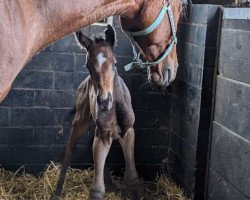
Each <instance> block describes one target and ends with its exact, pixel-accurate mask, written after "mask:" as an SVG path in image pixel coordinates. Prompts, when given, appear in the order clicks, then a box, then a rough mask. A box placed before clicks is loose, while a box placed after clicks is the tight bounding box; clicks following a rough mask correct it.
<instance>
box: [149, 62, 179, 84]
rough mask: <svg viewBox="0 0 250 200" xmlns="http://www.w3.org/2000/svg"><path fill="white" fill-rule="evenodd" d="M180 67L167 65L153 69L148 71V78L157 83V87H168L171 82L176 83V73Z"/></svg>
mask: <svg viewBox="0 0 250 200" xmlns="http://www.w3.org/2000/svg"><path fill="white" fill-rule="evenodd" d="M177 68H178V66H176V67H175V66H170V65H169V64H166V65H164V66H162V67H161V68H159V67H151V68H150V69H149V70H148V78H149V80H150V81H152V82H153V83H156V84H157V85H161V86H165V87H166V86H168V85H170V83H171V82H173V81H174V79H175V77H176V71H177Z"/></svg>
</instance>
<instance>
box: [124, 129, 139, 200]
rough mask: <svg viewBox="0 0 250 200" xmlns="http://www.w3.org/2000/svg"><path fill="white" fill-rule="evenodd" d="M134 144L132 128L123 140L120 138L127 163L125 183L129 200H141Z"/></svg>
mask: <svg viewBox="0 0 250 200" xmlns="http://www.w3.org/2000/svg"><path fill="white" fill-rule="evenodd" d="M134 142H135V132H134V129H133V128H130V129H129V130H128V132H127V134H126V135H125V136H124V137H123V138H119V143H120V144H121V146H122V151H123V154H124V158H125V163H126V170H125V175H124V182H125V185H126V188H127V191H128V193H129V194H128V195H129V199H130V200H139V199H140V189H139V180H138V175H137V172H136V168H135V161H134Z"/></svg>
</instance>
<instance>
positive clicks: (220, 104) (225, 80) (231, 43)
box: [208, 8, 250, 200]
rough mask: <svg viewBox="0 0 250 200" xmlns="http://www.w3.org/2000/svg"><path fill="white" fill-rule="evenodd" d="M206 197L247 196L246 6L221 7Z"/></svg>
mask: <svg viewBox="0 0 250 200" xmlns="http://www.w3.org/2000/svg"><path fill="white" fill-rule="evenodd" d="M222 12H223V16H222V19H221V20H222V28H221V34H220V46H219V49H218V51H219V53H218V76H217V85H216V98H215V110H214V121H213V131H212V145H211V158H210V168H209V185H208V199H211V200H231V199H232V200H233V199H237V200H246V199H250V156H249V154H250V102H249V99H250V56H249V52H250V46H249V41H250V20H249V17H250V9H249V8H224V9H223V11H222Z"/></svg>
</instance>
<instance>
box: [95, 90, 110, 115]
mask: <svg viewBox="0 0 250 200" xmlns="http://www.w3.org/2000/svg"><path fill="white" fill-rule="evenodd" d="M97 103H98V105H99V106H100V108H101V109H102V110H104V111H108V110H109V109H110V108H111V107H112V103H113V98H112V95H111V94H110V93H108V97H107V98H106V99H102V98H101V96H100V95H98V96H97Z"/></svg>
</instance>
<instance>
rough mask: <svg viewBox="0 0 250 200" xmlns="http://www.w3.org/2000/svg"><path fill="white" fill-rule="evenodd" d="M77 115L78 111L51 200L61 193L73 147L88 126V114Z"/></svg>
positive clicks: (54, 199)
mask: <svg viewBox="0 0 250 200" xmlns="http://www.w3.org/2000/svg"><path fill="white" fill-rule="evenodd" d="M79 112H82V111H79ZM78 116H79V115H78V113H76V116H75V119H74V121H73V126H72V128H71V134H70V139H69V142H68V144H67V146H66V148H65V154H64V159H63V161H62V164H61V171H60V176H59V179H58V182H57V186H56V190H55V193H54V195H53V197H52V199H53V200H56V199H58V197H59V196H60V195H61V192H62V187H63V184H64V179H65V175H66V171H67V169H68V166H69V162H70V158H71V155H72V153H73V150H74V149H75V146H76V143H77V141H78V139H79V138H80V136H81V135H82V134H83V133H85V132H86V131H87V129H88V128H89V123H90V116H86V117H84V118H79V117H78Z"/></svg>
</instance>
